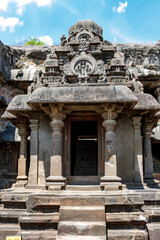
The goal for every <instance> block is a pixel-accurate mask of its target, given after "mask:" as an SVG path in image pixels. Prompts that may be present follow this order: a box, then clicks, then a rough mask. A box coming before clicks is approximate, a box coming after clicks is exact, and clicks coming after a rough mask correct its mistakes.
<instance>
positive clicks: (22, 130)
mask: <svg viewBox="0 0 160 240" xmlns="http://www.w3.org/2000/svg"><path fill="white" fill-rule="evenodd" d="M17 127H18V134H19V136H20V137H21V142H20V156H19V159H18V176H17V181H16V184H15V185H14V187H24V186H25V185H26V184H27V178H28V177H27V175H26V161H27V138H28V136H29V129H28V128H29V126H28V124H25V123H19V124H18V125H17Z"/></svg>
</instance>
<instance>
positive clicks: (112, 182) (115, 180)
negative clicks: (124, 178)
mask: <svg viewBox="0 0 160 240" xmlns="http://www.w3.org/2000/svg"><path fill="white" fill-rule="evenodd" d="M100 187H101V190H104V191H119V190H122V183H121V178H119V177H117V176H113V177H112V176H108V177H107V176H103V177H101V183H100Z"/></svg>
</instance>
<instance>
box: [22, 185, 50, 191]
mask: <svg viewBox="0 0 160 240" xmlns="http://www.w3.org/2000/svg"><path fill="white" fill-rule="evenodd" d="M25 188H26V189H42V190H45V189H46V188H45V186H44V185H38V184H37V185H26V186H25Z"/></svg>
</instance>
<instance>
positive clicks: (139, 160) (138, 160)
mask: <svg viewBox="0 0 160 240" xmlns="http://www.w3.org/2000/svg"><path fill="white" fill-rule="evenodd" d="M141 119H142V118H141V117H133V118H132V120H133V127H134V139H133V149H134V182H135V183H137V184H143V151H142V136H141Z"/></svg>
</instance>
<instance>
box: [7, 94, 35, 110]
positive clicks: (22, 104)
mask: <svg viewBox="0 0 160 240" xmlns="http://www.w3.org/2000/svg"><path fill="white" fill-rule="evenodd" d="M29 97H30V95H29V94H28V95H18V96H16V97H14V98H13V99H12V100H11V102H10V103H9V105H8V107H7V111H9V112H11V113H14V112H17V111H31V110H32V109H31V108H30V106H29V105H28V104H27V101H28V98H29Z"/></svg>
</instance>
